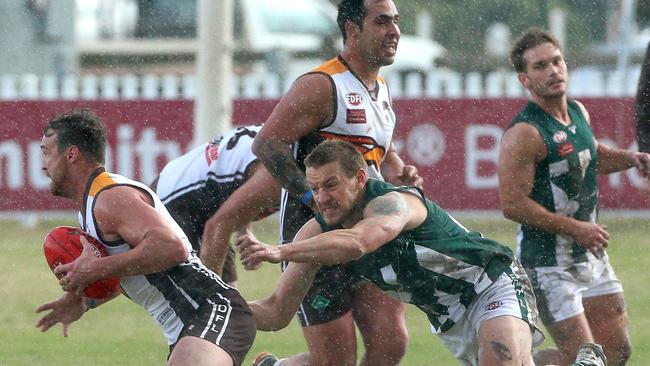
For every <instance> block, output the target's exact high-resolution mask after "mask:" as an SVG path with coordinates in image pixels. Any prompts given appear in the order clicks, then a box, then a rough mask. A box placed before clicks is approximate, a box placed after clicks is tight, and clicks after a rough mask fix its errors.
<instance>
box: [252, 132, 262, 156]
mask: <svg viewBox="0 0 650 366" xmlns="http://www.w3.org/2000/svg"><path fill="white" fill-rule="evenodd" d="M263 145H264V141H262V138H261V137H260V136H259V134H258V135H257V136H256V137H255V139H254V140H253V145H252V146H251V150H252V151H253V154H255V156H257V157H258V158H259V157H260V155H261V154H262V150H263Z"/></svg>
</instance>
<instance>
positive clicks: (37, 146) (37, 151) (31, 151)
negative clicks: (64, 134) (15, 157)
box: [27, 141, 50, 189]
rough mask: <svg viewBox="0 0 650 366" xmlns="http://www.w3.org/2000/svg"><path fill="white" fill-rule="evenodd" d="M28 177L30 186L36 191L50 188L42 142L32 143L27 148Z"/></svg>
mask: <svg viewBox="0 0 650 366" xmlns="http://www.w3.org/2000/svg"><path fill="white" fill-rule="evenodd" d="M27 158H28V164H27V176H28V177H29V184H30V185H31V186H32V187H34V188H35V189H45V188H47V187H49V186H50V178H48V177H47V175H46V174H45V172H44V171H43V153H42V152H41V142H40V141H38V142H36V141H32V142H30V143H29V145H28V147H27Z"/></svg>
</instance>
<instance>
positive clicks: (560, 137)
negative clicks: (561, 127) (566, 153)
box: [553, 131, 568, 144]
mask: <svg viewBox="0 0 650 366" xmlns="http://www.w3.org/2000/svg"><path fill="white" fill-rule="evenodd" d="M567 137H568V135H567V134H566V132H564V131H557V132H556V133H555V135H553V141H555V142H557V143H558V144H561V143H563V142H564V141H566V139H567Z"/></svg>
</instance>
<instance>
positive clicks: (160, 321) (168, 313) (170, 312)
mask: <svg viewBox="0 0 650 366" xmlns="http://www.w3.org/2000/svg"><path fill="white" fill-rule="evenodd" d="M172 315H174V310H173V309H172V308H166V309H165V310H163V312H162V313H160V315H158V317H157V318H156V320H157V321H158V324H160V325H163V324H165V322H166V321H167V319H169V318H170V317H171V316H172Z"/></svg>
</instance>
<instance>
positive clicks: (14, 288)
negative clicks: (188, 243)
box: [0, 215, 650, 366]
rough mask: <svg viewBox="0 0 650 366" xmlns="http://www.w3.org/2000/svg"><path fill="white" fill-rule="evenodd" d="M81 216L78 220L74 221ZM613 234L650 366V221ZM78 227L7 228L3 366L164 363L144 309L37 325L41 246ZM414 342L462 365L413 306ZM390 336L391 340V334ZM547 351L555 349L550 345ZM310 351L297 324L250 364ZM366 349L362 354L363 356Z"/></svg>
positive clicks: (268, 341)
mask: <svg viewBox="0 0 650 366" xmlns="http://www.w3.org/2000/svg"><path fill="white" fill-rule="evenodd" d="M72 218H73V216H72V215H71V219H72ZM274 219H275V217H272V218H271V219H268V220H267V221H265V222H262V223H260V224H259V225H257V227H256V232H257V233H258V234H259V235H258V236H259V237H260V238H262V239H265V240H268V241H270V242H273V241H275V238H277V231H276V229H275V227H276V222H275V221H274ZM460 219H461V221H462V222H463V223H464V224H465V225H466V226H468V227H470V228H472V229H475V230H479V231H482V232H483V233H484V234H485V235H486V236H488V237H491V238H493V239H496V240H499V241H501V242H502V243H506V244H509V245H512V244H513V242H514V230H515V226H514V224H512V223H510V222H507V221H505V220H486V219H480V220H476V219H472V218H471V217H464V218H463V217H461V218H460ZM603 222H604V223H606V224H607V225H608V228H609V229H608V230H609V231H610V233H611V235H612V240H611V243H610V249H609V253H610V257H611V260H612V263H613V265H614V268H615V269H616V271H617V274H618V276H619V278H620V279H621V280H622V281H623V284H624V286H625V291H626V294H625V297H626V301H627V304H628V310H629V314H630V332H631V336H632V342H633V346H634V350H633V355H632V358H631V360H630V362H629V365H648V364H649V361H647V360H648V359H650V307H648V305H647V304H648V302H650V287H649V286H648V283H650V274H649V272H646V269H647V268H649V267H650V256H647V255H646V253H647V252H648V250H649V248H648V244H649V240H648V237H649V235H648V233H650V220H647V219H646V220H642V219H608V220H603ZM60 224H68V225H74V222H73V221H68V222H60V221H59V222H54V221H46V222H42V223H39V224H38V225H36V226H35V227H33V228H25V227H22V226H21V225H19V224H17V223H15V222H11V221H4V222H0V234H1V235H0V248H2V250H3V252H2V256H0V277H1V278H3V281H2V286H0V298H1V301H2V305H1V306H0V365H3V366H4V365H66V366H73V365H138V366H143V365H163V364H164V363H165V358H166V356H167V346H166V342H165V340H164V339H163V335H162V333H161V332H160V331H159V329H158V328H157V327H156V326H155V325H154V323H153V320H152V319H151V318H150V317H149V316H148V315H147V313H146V312H145V311H144V310H143V309H142V308H140V307H139V306H137V305H135V304H133V303H131V302H130V301H128V300H127V299H126V298H124V297H120V298H118V299H116V300H114V301H111V302H110V303H108V304H105V305H103V306H101V307H100V308H98V309H95V310H92V311H90V312H89V313H86V314H85V315H84V317H83V318H81V319H80V321H79V322H77V323H75V324H73V325H72V327H71V330H70V336H69V337H68V338H64V337H63V336H62V330H61V329H62V328H61V326H60V325H59V326H57V327H55V328H53V329H51V330H50V331H48V332H46V333H41V332H40V331H39V330H38V329H36V328H35V327H34V324H35V323H36V321H37V320H38V319H39V317H40V316H39V315H38V314H35V313H34V309H35V308H36V307H37V306H38V305H39V304H42V303H44V302H48V301H50V300H53V299H55V298H57V297H58V296H59V295H60V293H61V292H60V291H61V290H60V288H59V286H58V285H57V283H56V281H55V279H54V276H53V275H52V273H51V272H50V270H49V268H48V267H47V265H46V263H45V259H44V257H43V253H42V247H41V243H42V240H43V237H44V236H45V233H46V232H47V231H48V230H49V229H50V228H52V227H53V226H55V225H60ZM239 274H240V281H239V286H240V289H241V291H242V293H243V294H244V296H245V297H246V298H247V299H254V298H259V297H261V296H264V295H266V294H268V293H270V292H271V290H272V289H273V288H274V286H275V281H276V279H277V277H278V275H279V268H277V266H274V265H265V266H264V267H263V268H262V269H261V270H259V271H256V272H245V271H240V272H239ZM408 326H409V333H410V342H409V347H408V351H407V355H406V357H405V359H404V361H403V362H402V364H403V365H454V364H456V362H455V361H454V359H453V358H452V357H451V356H449V353H448V351H447V350H446V349H444V348H443V347H442V346H441V344H440V342H439V341H438V340H437V338H436V337H435V336H434V335H432V334H431V333H430V332H429V326H428V322H427V320H426V317H425V316H424V315H422V314H421V313H420V312H419V311H418V310H417V309H415V308H413V307H411V308H409V311H408ZM387 336H388V337H390V335H387ZM545 344H546V345H549V344H551V342H550V341H548V340H547V342H546V343H545ZM305 349H306V347H305V343H304V341H303V338H302V334H301V332H300V330H299V328H298V326H297V325H296V322H295V321H294V322H293V323H292V324H291V326H290V327H288V328H287V329H285V330H282V331H280V332H277V333H263V332H260V333H258V335H257V339H256V340H255V344H254V345H253V348H252V349H251V351H250V353H249V356H248V358H247V361H246V363H245V364H246V365H250V360H251V359H252V357H253V356H254V355H255V354H256V353H257V352H260V351H263V350H264V351H271V352H273V353H276V354H279V355H288V354H292V353H297V352H300V351H304V350H305ZM360 351H361V350H360Z"/></svg>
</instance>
